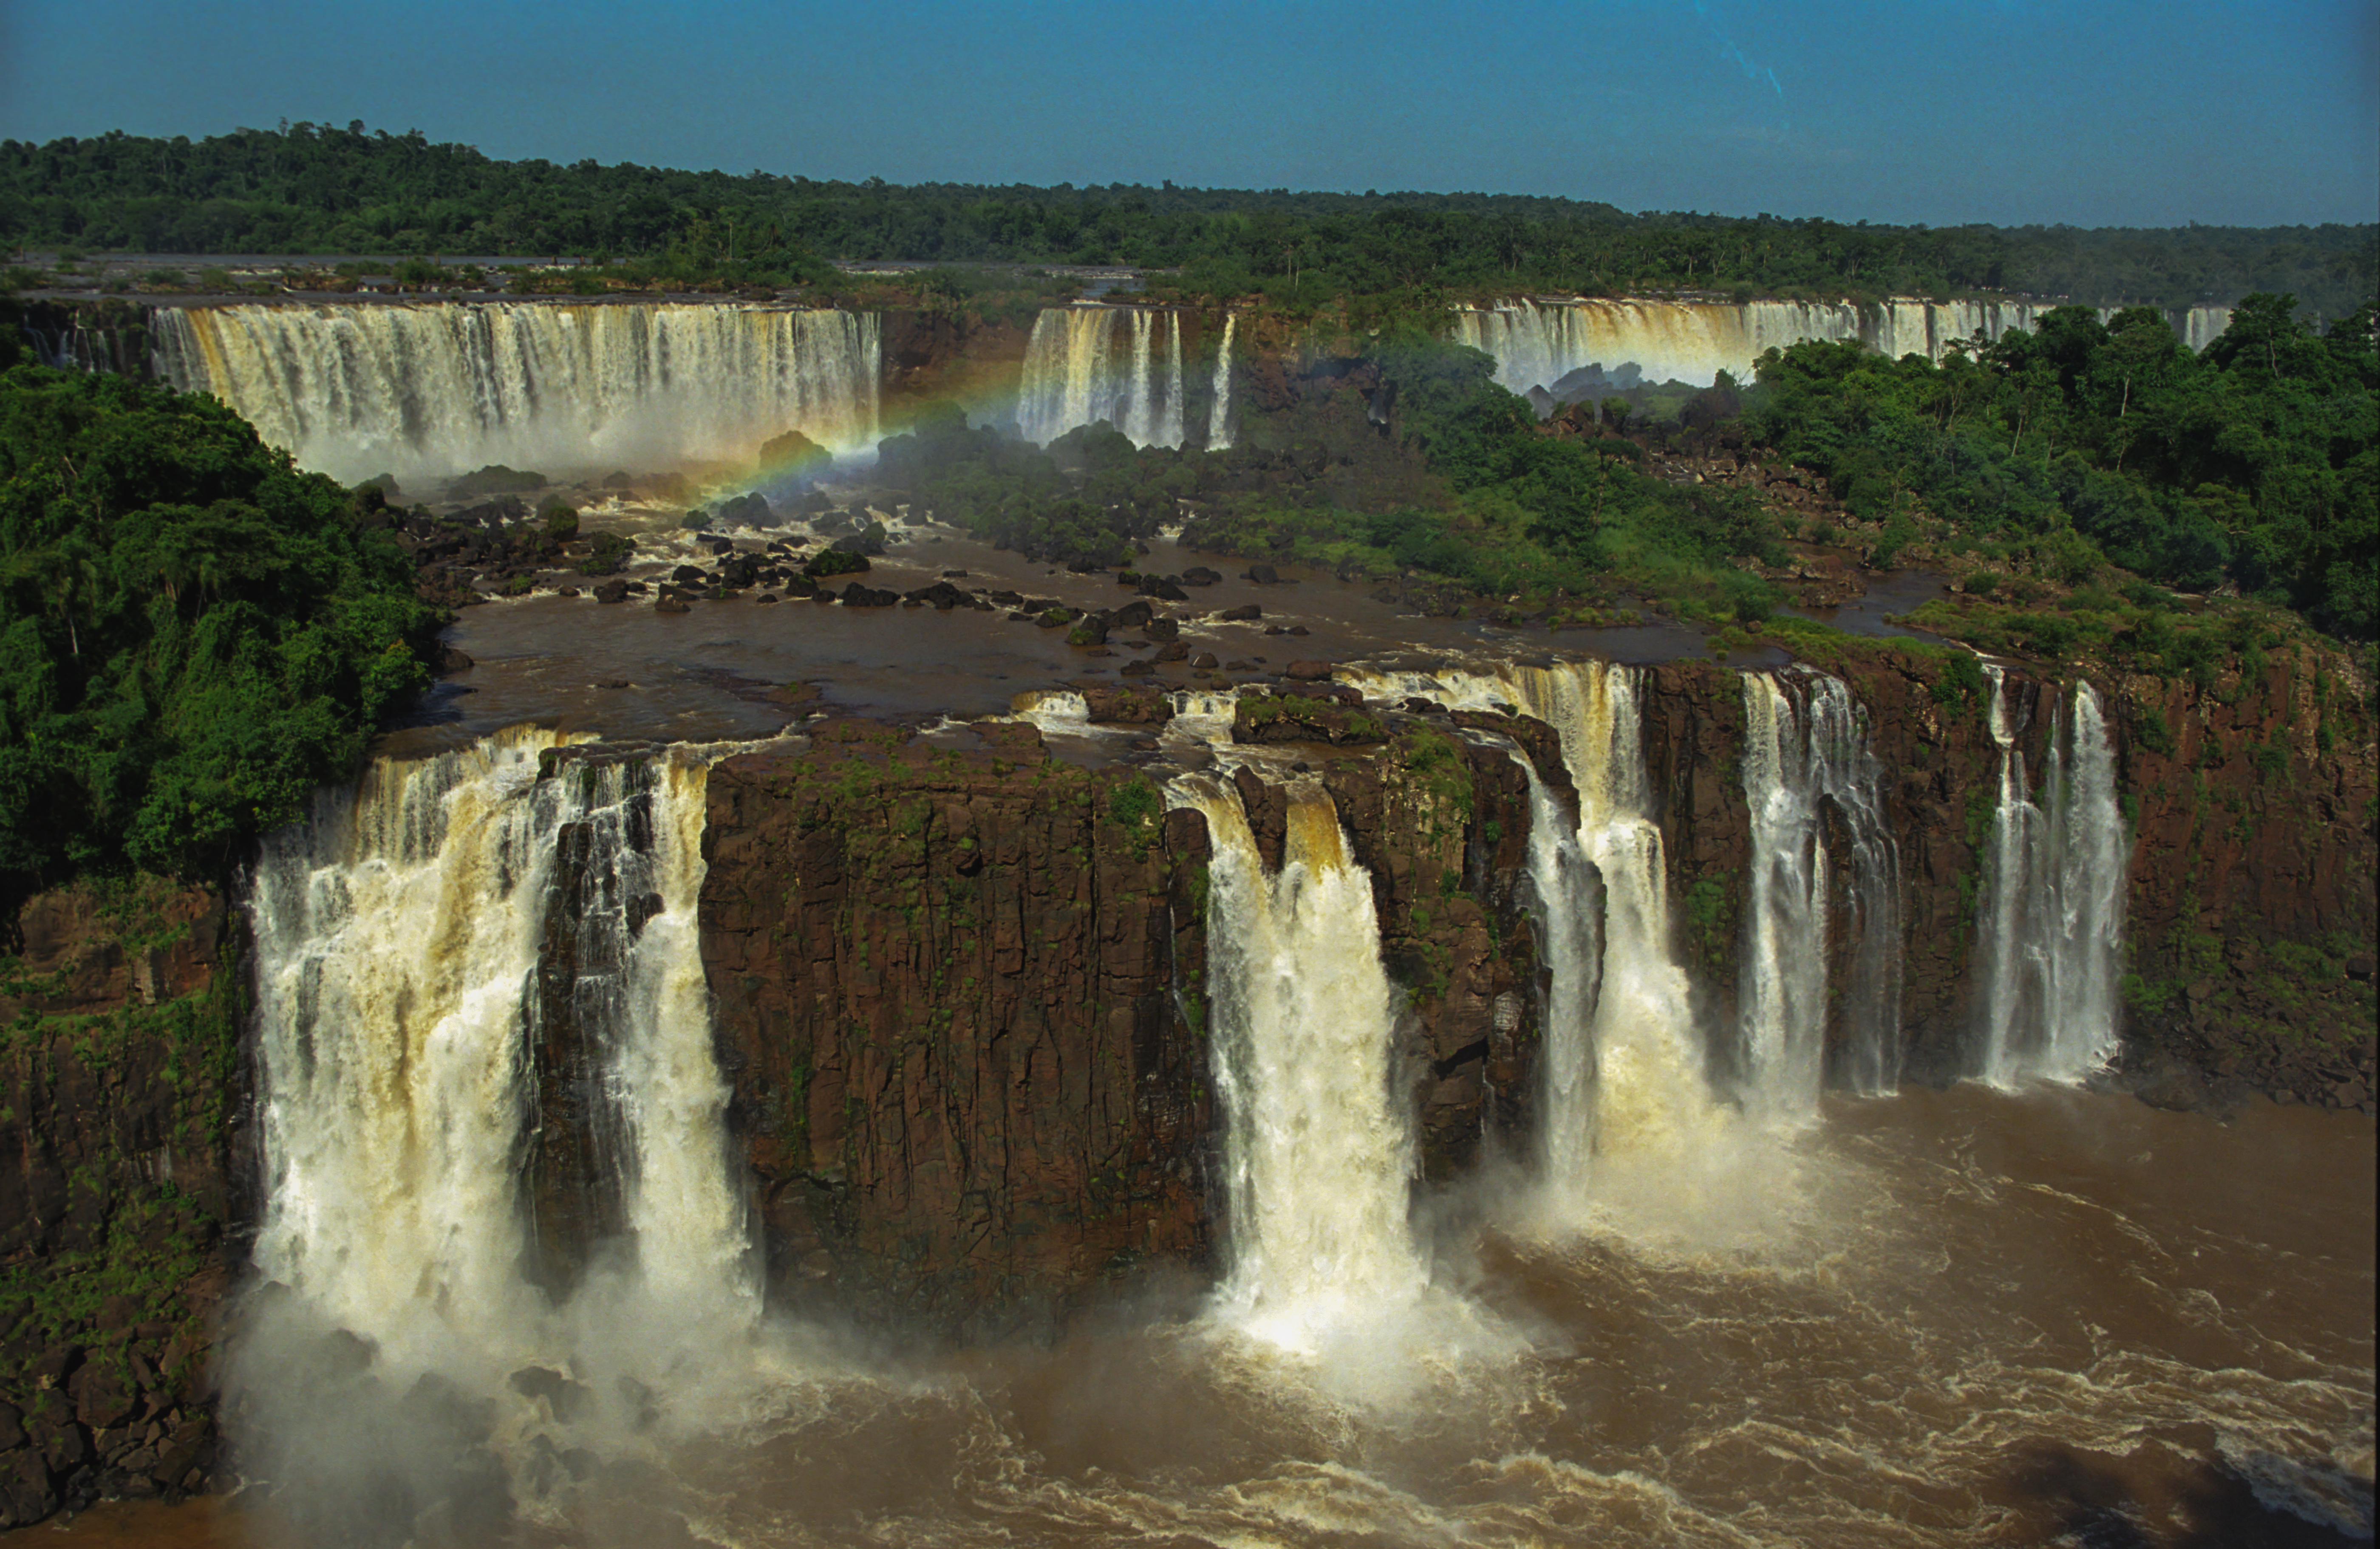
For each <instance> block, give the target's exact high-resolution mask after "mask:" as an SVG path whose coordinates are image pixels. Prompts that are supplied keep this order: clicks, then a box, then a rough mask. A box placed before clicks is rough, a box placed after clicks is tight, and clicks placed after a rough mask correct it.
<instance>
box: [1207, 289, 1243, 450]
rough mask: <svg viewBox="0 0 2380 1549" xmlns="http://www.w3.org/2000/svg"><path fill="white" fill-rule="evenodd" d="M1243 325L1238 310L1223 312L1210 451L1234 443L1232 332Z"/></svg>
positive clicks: (1209, 410) (1210, 412) (1209, 412)
mask: <svg viewBox="0 0 2380 1549" xmlns="http://www.w3.org/2000/svg"><path fill="white" fill-rule="evenodd" d="M1239 324H1240V316H1239V314H1238V313H1237V312H1225V313H1224V314H1223V342H1222V344H1221V345H1220V346H1218V347H1217V349H1216V351H1215V396H1214V401H1213V402H1212V403H1210V404H1209V405H1208V408H1207V450H1208V451H1209V452H1220V451H1222V450H1223V449H1224V448H1226V447H1228V446H1230V445H1231V444H1232V332H1233V329H1235V328H1237V327H1238V326H1239Z"/></svg>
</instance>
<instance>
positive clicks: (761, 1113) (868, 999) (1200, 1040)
mask: <svg viewBox="0 0 2380 1549" xmlns="http://www.w3.org/2000/svg"><path fill="white" fill-rule="evenodd" d="M705 844H706V853H707V854H708V857H709V862H710V872H709V877H708V880H707V881H706V883H705V885H704V889H703V895H702V916H701V917H702V937H703V954H704V963H705V966H706V968H707V970H708V972H709V974H710V984H711V990H712V994H713V997H714V999H715V1008H716V1010H715V1013H714V1014H715V1017H716V1019H717V1020H716V1026H717V1028H718V1038H719V1047H720V1053H721V1059H722V1064H723V1066H724V1068H725V1069H726V1071H727V1072H728V1074H729V1077H730V1080H731V1081H732V1083H733V1084H734V1092H735V1095H734V1099H733V1103H732V1107H731V1109H730V1115H731V1119H732V1122H733V1124H734V1126H735V1131H736V1132H737V1133H738V1134H739V1136H740V1137H741V1144H742V1145H743V1147H744V1149H745V1154H746V1156H747V1158H748V1160H749V1164H750V1167H751V1169H752V1176H753V1179H754V1184H755V1190H756V1197H757V1204H758V1206H759V1215H760V1219H761V1226H762V1232H763V1237H764V1240H765V1241H766V1243H767V1249H768V1273H769V1280H770V1287H771V1295H772V1297H774V1298H777V1299H779V1300H781V1301H789V1302H794V1303H799V1302H801V1301H806V1300H810V1299H812V1298H813V1297H815V1295H816V1294H817V1293H819V1292H821V1291H830V1292H832V1293H833V1294H834V1300H835V1301H837V1302H838V1303H840V1304H842V1305H844V1306H846V1307H851V1306H868V1307H869V1308H871V1309H872V1310H873V1311H874V1312H875V1313H878V1314H880V1315H885V1316H895V1317H900V1318H904V1319H905V1320H913V1321H916V1322H918V1323H923V1324H926V1325H935V1326H941V1327H945V1328H952V1329H956V1330H961V1331H973V1332H982V1331H986V1330H990V1329H994V1328H999V1327H1002V1326H1008V1325H1014V1324H1016V1323H1018V1322H1020V1321H1028V1320H1031V1319H1034V1318H1038V1317H1039V1316H1042V1315H1045V1314H1047V1313H1049V1312H1050V1311H1052V1310H1053V1309H1054V1308H1055V1307H1057V1306H1058V1305H1060V1304H1062V1303H1063V1302H1064V1301H1067V1300H1069V1299H1072V1298H1076V1297H1079V1296H1082V1295H1085V1294H1088V1293H1090V1292H1092V1291H1093V1290H1095V1289H1096V1288H1097V1287H1098V1286H1099V1284H1100V1283H1101V1282H1102V1281H1103V1280H1105V1279H1109V1278H1111V1277H1116V1276H1119V1275H1121V1274H1122V1273H1123V1272H1124V1271H1127V1270H1129V1269H1131V1268H1132V1267H1133V1266H1134V1265H1136V1264H1137V1263H1139V1262H1140V1261H1142V1260H1144V1259H1148V1258H1151V1257H1155V1258H1160V1259H1168V1260H1174V1261H1180V1262H1186V1263H1190V1264H1203V1263H1205V1262H1206V1261H1207V1259H1208V1255H1209V1253H1210V1251H1211V1222H1212V1219H1213V1209H1212V1206H1211V1203H1210V1202H1211V1198H1212V1195H1213V1192H1214V1181H1213V1180H1214V1173H1213V1170H1212V1156H1213V1148H1214V1144H1215V1137H1214V1131H1215V1123H1216V1116H1215V1112H1214V1106H1213V1102H1212V1099H1211V1095H1210V1094H1211V1090H1212V1088H1211V1083H1209V1081H1208V1075H1207V1064H1206V1059H1207V1050H1206V1043H1205V1038H1204V1036H1203V1031H1204V1030H1203V1026H1202V1017H1201V1013H1200V1011H1199V1010H1198V1008H1199V1005H1200V996H1201V989H1202V986H1203V983H1204V970H1205V961H1204V931H1203V924H1204V922H1203V919H1202V917H1201V909H1202V898H1203V865H1202V861H1203V857H1204V854H1205V845H1206V836H1205V826H1204V824H1203V822H1202V821H1201V820H1200V819H1198V818H1197V817H1196V815H1195V814H1190V813H1178V812H1177V813H1168V812H1166V811H1165V809H1164V804H1163V799H1162V797H1161V795H1160V793H1159V792H1158V791H1157V790H1156V788H1155V787H1154V786H1152V785H1150V784H1148V783H1147V781H1144V780H1141V779H1140V778H1138V777H1137V776H1136V775H1135V774H1134V773H1133V772H1132V771H1130V770H1124V769H1111V770H1103V771H1099V772H1091V771H1086V770H1083V769H1080V768H1073V767H1070V766H1067V765H1063V764H1060V763H1056V762H1054V761H1051V760H1050V759H1048V758H1047V757H1046V756H1045V755H1044V754H1043V751H1042V749H1041V747H1040V744H1039V737H1038V732H1035V731H1034V730H1033V729H1032V728H1031V727H1030V726H1026V725H1021V724H1018V725H994V726H987V727H984V728H981V729H980V731H979V743H978V745H976V746H973V747H968V748H965V749H953V748H950V747H947V746H941V745H936V744H929V743H926V742H923V741H919V740H917V739H915V738H913V737H911V736H910V735H909V734H908V733H906V732H901V731H897V730H894V729H892V728H888V727H883V726H878V725H874V724H872V723H868V722H855V721H846V722H840V723H829V724H826V725H823V726H820V727H819V728H818V729H817V730H815V731H814V732H812V733H811V745H810V747H809V748H808V749H807V750H806V751H803V752H799V753H791V754H785V753H763V754H752V755H747V756H742V757H737V758H732V759H729V760H727V761H726V762H724V763H722V764H721V765H720V766H719V767H718V768H715V769H714V770H713V771H712V772H711V776H710V828H709V833H708V837H707V839H706V841H705Z"/></svg>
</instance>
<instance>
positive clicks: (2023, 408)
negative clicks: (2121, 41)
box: [1744, 296, 2380, 639]
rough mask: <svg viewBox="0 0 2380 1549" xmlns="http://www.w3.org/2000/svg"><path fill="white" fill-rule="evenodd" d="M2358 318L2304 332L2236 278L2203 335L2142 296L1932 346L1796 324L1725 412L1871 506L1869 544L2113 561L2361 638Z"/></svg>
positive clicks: (1860, 507) (2378, 491)
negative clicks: (2199, 344)
mask: <svg viewBox="0 0 2380 1549" xmlns="http://www.w3.org/2000/svg"><path fill="white" fill-rule="evenodd" d="M2374 323H2375V313H2374V309H2373V308H2372V307H2370V306H2368V305H2367V306H2365V307H2364V308H2362V309H2360V310H2358V311H2357V312H2355V313H2353V314H2352V315H2350V316H2349V317H2347V318H2344V319H2341V320H2340V321H2338V322H2337V323H2335V324H2333V325H2332V327H2331V328H2330V330H2329V331H2328V333H2326V334H2317V333H2315V332H2314V331H2313V329H2311V328H2309V327H2308V326H2307V325H2306V324H2305V322H2304V321H2302V320H2301V319H2299V318H2298V317H2297V316H2296V315H2295V308H2294V305H2293V302H2292V298H2290V297H2289V296H2250V297H2248V298H2247V299H2246V300H2245V301H2243V302H2241V303H2240V308H2239V309H2238V311H2237V312H2236V313H2235V314H2234V316H2233V319H2232V321H2231V326H2230V327H2229V328H2228V330H2227V331H2226V332H2225V333H2224V334H2223V335H2222V337H2221V338H2219V339H2217V340H2216V341H2215V342H2214V343H2213V344H2212V345H2208V346H2207V348H2206V350H2205V352H2204V354H2203V355H2192V353H2191V352H2190V351H2189V350H2187V349H2185V348H2183V347H2182V346H2181V345H2180V342H2179V341H2178V340H2177V339H2176V338H2175V337H2174V333H2173V330H2172V329H2171V328H2170V327H2169V326H2168V325H2167V323H2166V321H2165V319H2164V318H2163V317H2161V316H2160V315H2159V314H2157V313H2156V312H2155V311H2152V310H2149V309H2131V310H2126V311H2123V312H2119V313H2118V314H2117V315H2116V316H2115V317H2114V318H2113V319H2112V320H2110V321H2107V322H2102V321H2100V320H2099V318H2098V317H2097V316H2096V315H2095V314H2094V313H2093V312H2092V311H2090V310H2089V309H2085V308H2081V307H2064V308H2059V309H2056V310H2054V311H2052V312H2049V313H2048V314H2046V316H2045V317H2044V318H2043V319H2042V320H2041V323H2040V326H2039V328H2038V329H2037V330H2035V331H2033V332H2026V331H2023V330H2017V331H2013V332H2011V333H2008V334H2006V335H2003V336H2002V337H2001V338H2000V339H1999V340H1998V342H1997V343H1995V344H1992V345H1987V346H1985V347H1983V348H1981V349H1979V350H1976V351H1974V352H1972V353H1970V352H1966V351H1954V352H1952V353H1951V354H1949V356H1947V357H1945V358H1944V359H1943V360H1941V361H1940V362H1938V363H1937V362H1934V361H1930V360H1927V359H1925V357H1922V356H1915V355H1912V356H1905V357H1902V358H1901V359H1900V360H1897V361H1896V360H1887V359H1884V358H1883V357H1879V356H1877V355H1875V354H1873V353H1870V352H1868V351H1865V350H1863V349H1862V348H1860V347H1859V346H1858V345H1856V344H1849V345H1844V344H1827V343H1809V344H1803V345H1795V346H1794V347H1792V348H1791V349H1790V350H1785V351H1781V352H1780V351H1776V350H1772V351H1770V352H1769V353H1768V354H1767V356H1766V357H1763V359H1762V360H1761V362H1760V366H1759V381H1760V385H1759V388H1758V390H1757V391H1755V393H1753V394H1751V396H1750V398H1749V400H1748V401H1747V403H1746V405H1745V408H1744V418H1745V426H1746V430H1747V432H1748V433H1749V435H1750V436H1751V438H1752V439H1753V440H1755V441H1756V442H1761V443H1763V444H1766V445H1767V446H1771V447H1774V448H1776V449H1777V450H1778V451H1779V452H1780V453H1781V454H1783V455H1784V456H1786V457H1787V458H1788V459H1790V460H1791V461H1792V462H1794V463H1797V464H1800V465H1802V466H1805V467H1809V468H1812V469H1815V471H1817V472H1818V473H1820V474H1822V475H1824V476H1825V477H1826V478H1827V480H1828V483H1829V485H1830V486H1831V487H1832V489H1833V490H1834V492H1835V494H1836V495H1837V496H1838V497H1839V498H1840V499H1841V500H1842V501H1843V502H1845V504H1846V505H1847V506H1848V507H1849V509H1850V510H1851V512H1852V514H1854V515H1856V516H1859V517H1861V518H1864V519H1868V520H1875V521H1881V522H1883V523H1884V524H1885V534H1886V537H1885V539H1884V541H1883V544H1882V545H1881V547H1885V548H1887V549H1888V550H1891V551H1898V550H1899V549H1900V547H1901V546H1903V545H1904V544H1905V543H1906V542H1907V541H1909V540H1912V539H1915V538H1916V537H1917V536H1919V534H1920V532H1921V530H1922V529H1923V528H1924V527H1925V526H1932V527H1934V528H1935V529H1936V530H1937V533H1938V535H1939V537H1940V538H1941V539H1942V546H1943V547H1945V548H1946V550H1947V552H1948V553H1949V555H1950V556H1952V557H1954V558H1956V557H1960V556H1969V555H1972V556H1974V557H1976V558H1978V559H1981V560H1984V561H1986V562H2004V561H2007V560H2010V559H2011V558H2015V559H2020V560H2022V561H2023V562H2025V563H2027V564H2028V565H2029V566H2031V567H2033V568H2036V569H2038V570H2040V571H2041V572H2042V573H2044V574H2046V575H2049V576H2051V577H2053V578H2055V579H2056V580H2058V581H2059V582H2061V583H2063V584H2065V585H2067V586H2069V587H2080V586H2083V585H2085V584H2088V583H2090V582H2092V581H2094V580H2096V579H2099V578H2101V577H2102V576H2103V575H2105V573H2106V569H2107V565H2108V564H2109V563H2111V562H2112V563H2114V564H2117V565H2120V566H2122V567H2123V568H2124V569H2126V570H2129V571H2131V572H2132V573H2133V574H2134V575H2139V576H2143V577H2146V578H2147V579H2149V580H2152V581H2155V582H2156V583H2158V584H2160V585H2161V586H2165V587H2174V588H2177V589H2180V590H2184V591H2192V592H2202V591H2211V590H2214V589H2216V588H2217V587H2227V586H2228V587H2233V588H2236V589H2237V590H2238V591H2239V592H2240V593H2241V594H2243V595H2246V596H2251V597H2254V598H2257V599H2262V600H2265V601H2267V602H2273V603H2279V604H2285V605H2287V606H2289V607H2293V608H2296V609H2298V610H2300V611H2303V612H2304V613H2305V614H2306V615H2307V616H2308V617H2309V618H2311V619H2312V620H2313V622H2314V623H2317V624H2318V625H2320V626H2321V627H2322V628H2324V629H2326V630H2328V631H2330V632H2332V633H2334V634H2338V635H2345V636H2349V637H2351V638H2364V639H2368V638H2370V637H2371V636H2372V635H2373V634H2374V629H2375V626H2380V350H2375V342H2374ZM1884 557H1885V559H1886V560H1887V561H1889V559H1890V558H1891V557H1893V555H1892V554H1891V553H1888V554H1887V555H1885V556H1884ZM1989 575H1990V572H1989V571H1988V570H1985V572H1984V577H1985V582H1984V584H1985V588H1986V589H1989V588H1990V581H1989Z"/></svg>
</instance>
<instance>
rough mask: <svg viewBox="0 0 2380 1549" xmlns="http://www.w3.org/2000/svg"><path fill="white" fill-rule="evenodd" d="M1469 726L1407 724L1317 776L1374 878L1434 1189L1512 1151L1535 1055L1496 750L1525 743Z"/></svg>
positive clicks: (1489, 722)
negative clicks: (1491, 1154)
mask: <svg viewBox="0 0 2380 1549" xmlns="http://www.w3.org/2000/svg"><path fill="white" fill-rule="evenodd" d="M1466 719H1468V720H1472V721H1473V722H1474V723H1475V730H1478V731H1481V732H1488V733H1489V735H1488V737H1485V738H1466V737H1463V736H1462V735H1461V734H1460V733H1451V732H1449V731H1447V730H1446V729H1445V728H1444V727H1443V726H1432V725H1430V724H1428V723H1427V721H1425V720H1418V719H1416V720H1408V721H1406V722H1404V723H1403V725H1401V726H1400V727H1399V728H1398V729H1397V732H1396V734H1395V736H1394V738H1393V740H1392V741H1390V743H1389V744H1387V745H1386V746H1385V747H1384V748H1382V749H1381V750H1380V751H1379V752H1378V754H1376V755H1374V756H1364V757H1342V758H1337V759H1333V760H1331V761H1330V762H1329V763H1328V764H1326V765H1325V767H1324V772H1323V783H1324V786H1325V788H1326V789H1328V790H1329V791H1330V795H1331V799H1332V801H1333V802H1334V804H1335V805H1337V806H1338V808H1339V818H1340V822H1341V824H1342V827H1343V828H1344V829H1346V831H1347V835H1348V839H1349V841H1350V842H1351V844H1352V846H1353V851H1354V858H1355V859H1356V860H1357V861H1359V862H1360V863H1362V865H1364V866H1365V867H1366V869H1367V870H1368V871H1369V872H1370V873H1371V877H1372V898H1373V907H1374V911H1375V913H1376V914H1378V918H1379V922H1380V955H1381V959H1382V961H1383V962H1384V963H1385V964H1386V966H1387V968H1388V970H1389V974H1390V977H1391V978H1392V979H1394V980H1395V981H1396V982H1397V983H1398V984H1400V985H1402V986H1404V987H1405V990H1406V993H1407V996H1408V1002H1409V1009H1410V1015H1409V1019H1408V1021H1407V1023H1406V1028H1405V1034H1406V1035H1405V1038H1404V1040H1403V1046H1404V1047H1403V1049H1402V1050H1401V1051H1400V1052H1401V1053H1402V1055H1403V1059H1404V1063H1405V1069H1406V1071H1407V1072H1408V1075H1409V1079H1410V1081H1411V1083H1412V1087H1413V1090H1414V1093H1415V1107H1416V1111H1417V1113H1418V1115H1419V1132H1420V1140H1421V1159H1422V1168H1423V1173H1424V1175H1425V1176H1426V1177H1427V1178H1429V1179H1431V1180H1439V1181H1443V1180H1451V1179H1452V1178H1453V1177H1455V1176H1456V1175H1458V1174H1459V1173H1460V1172H1461V1171H1462V1170H1463V1169H1464V1168H1467V1167H1469V1166H1470V1165H1471V1164H1473V1163H1474V1162H1475V1161H1476V1160H1478V1158H1479V1156H1480V1154H1481V1150H1482V1147H1483V1146H1485V1145H1488V1144H1500V1145H1504V1146H1506V1147H1508V1148H1517V1147H1519V1146H1520V1145H1522V1144H1524V1139H1525V1133H1526V1130H1527V1123H1528V1119H1529V1117H1530V1114H1531V1110H1532V1107H1533V1105H1532V1104H1531V1102H1530V1100H1529V1099H1530V1095H1531V1093H1532V1091H1533V1090H1534V1086H1535V1081H1536V1055H1537V1051H1538V1049H1539V1047H1541V1045H1542V1035H1541V1031H1540V1026H1539V1021H1538V1010H1539V1007H1540V1005H1541V1004H1542V1001H1541V998H1540V995H1539V990H1540V988H1541V986H1540V982H1539V974H1538V965H1537V957H1536V941H1535V938H1534V937H1533V936H1532V934H1531V929H1530V923H1529V915H1528V913H1527V910H1528V906H1529V902H1530V900H1529V899H1528V897H1527V896H1526V893H1525V881H1524V879H1525V877H1526V868H1527V863H1528V839H1529V785H1528V776H1527V775H1526V774H1525V773H1524V772H1523V770H1522V768H1521V766H1520V765H1519V764H1518V763H1516V762H1514V760H1513V756H1512V750H1511V747H1510V745H1509V744H1508V743H1507V742H1506V741H1505V740H1504V739H1506V738H1509V739H1511V741H1512V742H1520V741H1522V740H1524V738H1525V737H1527V736H1528V735H1529V733H1528V732H1524V730H1523V723H1522V722H1521V721H1519V720H1513V721H1512V722H1511V723H1509V724H1498V723H1499V722H1502V721H1503V720H1504V718H1501V717H1495V716H1478V717H1471V718H1466ZM1527 724H1528V725H1531V726H1536V730H1537V731H1539V732H1544V733H1545V734H1546V735H1547V736H1550V735H1551V729H1550V728H1548V727H1543V726H1541V725H1538V724H1537V723H1535V722H1529V723H1527Z"/></svg>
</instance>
